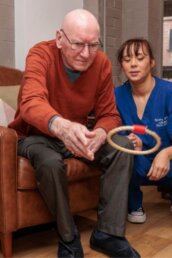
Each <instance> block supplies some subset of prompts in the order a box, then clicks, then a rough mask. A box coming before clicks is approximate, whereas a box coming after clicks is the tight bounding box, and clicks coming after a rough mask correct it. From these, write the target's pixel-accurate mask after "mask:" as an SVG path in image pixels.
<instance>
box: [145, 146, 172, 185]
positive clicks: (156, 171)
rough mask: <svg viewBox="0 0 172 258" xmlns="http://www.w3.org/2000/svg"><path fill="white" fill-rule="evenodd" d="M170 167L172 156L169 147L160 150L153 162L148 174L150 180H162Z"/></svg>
mask: <svg viewBox="0 0 172 258" xmlns="http://www.w3.org/2000/svg"><path fill="white" fill-rule="evenodd" d="M169 169H170V157H169V155H168V151H167V149H163V150H162V151H160V152H159V153H158V154H157V155H156V157H155V158H154V160H153V162H152V166H151V168H150V170H149V172H148V174H147V176H148V178H149V180H154V181H157V180H160V179H161V178H163V177H165V176H166V175H167V173H168V171H169Z"/></svg>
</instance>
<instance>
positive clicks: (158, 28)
mask: <svg viewBox="0 0 172 258" xmlns="http://www.w3.org/2000/svg"><path fill="white" fill-rule="evenodd" d="M163 5H164V0H151V1H150V0H144V1H143V0H122V21H123V23H122V40H123V41H125V40H127V39H128V38H131V37H144V38H146V39H148V40H149V41H150V42H151V44H152V47H153V50H154V54H155V59H156V64H157V65H156V74H157V75H159V76H161V75H162V25H163Z"/></svg>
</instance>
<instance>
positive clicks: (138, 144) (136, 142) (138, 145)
mask: <svg viewBox="0 0 172 258" xmlns="http://www.w3.org/2000/svg"><path fill="white" fill-rule="evenodd" d="M127 137H128V139H129V140H130V141H132V143H133V146H134V150H137V151H141V150H142V148H143V143H142V140H141V139H140V138H139V136H137V135H136V134H134V133H130V134H129V135H128V136H127Z"/></svg>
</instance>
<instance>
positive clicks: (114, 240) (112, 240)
mask: <svg viewBox="0 0 172 258" xmlns="http://www.w3.org/2000/svg"><path fill="white" fill-rule="evenodd" d="M90 247H91V248H92V249H94V250H96V251H98V252H101V253H104V254H106V255H108V256H110V257H113V258H120V257H121V258H139V257H141V256H140V255H139V253H138V252H137V251H136V250H135V249H133V248H132V247H131V245H130V244H129V242H128V241H127V240H126V238H124V237H115V236H112V235H109V234H106V233H103V232H101V231H94V232H93V234H92V236H91V238H90Z"/></svg>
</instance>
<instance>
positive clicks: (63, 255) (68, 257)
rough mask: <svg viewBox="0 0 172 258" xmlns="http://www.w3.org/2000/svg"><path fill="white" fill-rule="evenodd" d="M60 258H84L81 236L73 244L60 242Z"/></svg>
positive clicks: (76, 237) (58, 255)
mask: <svg viewBox="0 0 172 258" xmlns="http://www.w3.org/2000/svg"><path fill="white" fill-rule="evenodd" d="M57 257H58V258H83V257H84V253H83V249H82V245H81V241H80V236H79V235H77V236H75V238H74V239H73V240H72V241H71V242H64V241H62V240H61V241H59V249H58V254H57Z"/></svg>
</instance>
